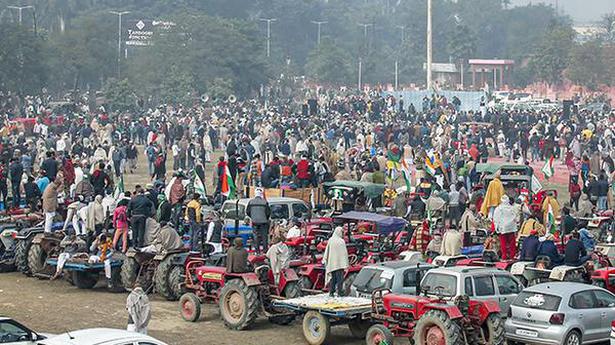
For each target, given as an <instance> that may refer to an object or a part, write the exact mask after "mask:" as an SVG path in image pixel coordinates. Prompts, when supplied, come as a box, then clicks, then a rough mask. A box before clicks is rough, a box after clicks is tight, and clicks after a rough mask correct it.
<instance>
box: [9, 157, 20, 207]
mask: <svg viewBox="0 0 615 345" xmlns="http://www.w3.org/2000/svg"><path fill="white" fill-rule="evenodd" d="M9 174H10V176H11V192H12V194H13V208H19V203H20V201H21V193H20V185H21V175H23V165H21V162H20V161H19V158H13V159H11V164H10V165H9Z"/></svg>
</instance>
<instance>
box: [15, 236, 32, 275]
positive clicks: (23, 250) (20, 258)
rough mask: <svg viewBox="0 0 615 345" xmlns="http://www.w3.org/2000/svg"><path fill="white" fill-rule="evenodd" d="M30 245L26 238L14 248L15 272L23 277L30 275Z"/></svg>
mask: <svg viewBox="0 0 615 345" xmlns="http://www.w3.org/2000/svg"><path fill="white" fill-rule="evenodd" d="M31 245H32V239H30V238H28V239H25V240H21V241H18V242H17V246H16V247H15V264H16V265H17V270H18V271H19V272H21V273H23V274H25V275H30V267H29V266H28V250H29V249H30V246H31Z"/></svg>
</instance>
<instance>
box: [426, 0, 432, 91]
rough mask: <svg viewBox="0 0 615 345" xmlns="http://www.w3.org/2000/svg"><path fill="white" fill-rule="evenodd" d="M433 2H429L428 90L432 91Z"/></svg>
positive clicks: (429, 0) (428, 0)
mask: <svg viewBox="0 0 615 345" xmlns="http://www.w3.org/2000/svg"><path fill="white" fill-rule="evenodd" d="M431 1H432V0H427V90H431V64H432V59H433V55H432V48H433V46H432V45H433V42H432V35H431V19H432V18H431V14H432V7H431Z"/></svg>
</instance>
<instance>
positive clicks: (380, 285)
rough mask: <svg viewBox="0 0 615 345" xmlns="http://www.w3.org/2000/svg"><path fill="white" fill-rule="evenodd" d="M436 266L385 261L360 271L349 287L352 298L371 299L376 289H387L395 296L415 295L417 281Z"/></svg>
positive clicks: (401, 261)
mask: <svg viewBox="0 0 615 345" xmlns="http://www.w3.org/2000/svg"><path fill="white" fill-rule="evenodd" d="M434 267H436V266H434V265H430V264H426V263H420V264H418V265H417V263H414V262H411V261H403V260H396V261H386V262H381V263H377V264H373V265H369V266H365V267H363V268H362V269H361V271H360V272H359V274H358V275H357V277H356V278H355V279H354V281H353V282H352V285H351V287H350V295H351V296H353V297H364V298H372V292H374V291H375V290H377V289H389V290H391V292H393V293H396V294H405V295H416V286H417V273H418V278H419V279H418V280H419V281H420V279H421V277H422V276H424V275H425V272H427V271H429V270H430V269H432V268H434Z"/></svg>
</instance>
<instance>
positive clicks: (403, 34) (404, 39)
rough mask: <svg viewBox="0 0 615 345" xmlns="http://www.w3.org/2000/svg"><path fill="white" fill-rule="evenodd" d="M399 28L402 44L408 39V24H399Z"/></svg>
mask: <svg viewBox="0 0 615 345" xmlns="http://www.w3.org/2000/svg"><path fill="white" fill-rule="evenodd" d="M397 27H398V28H399V30H401V44H404V42H405V41H406V26H405V25H397Z"/></svg>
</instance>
